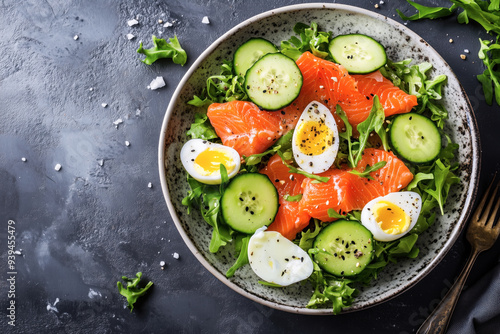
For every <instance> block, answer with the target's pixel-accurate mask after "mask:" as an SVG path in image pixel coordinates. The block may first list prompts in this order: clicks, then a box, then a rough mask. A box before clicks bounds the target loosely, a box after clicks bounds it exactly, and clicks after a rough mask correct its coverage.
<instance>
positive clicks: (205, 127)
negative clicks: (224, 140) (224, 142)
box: [186, 113, 219, 140]
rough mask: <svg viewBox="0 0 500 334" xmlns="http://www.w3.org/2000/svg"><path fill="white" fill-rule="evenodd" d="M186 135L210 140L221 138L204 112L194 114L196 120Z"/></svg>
mask: <svg viewBox="0 0 500 334" xmlns="http://www.w3.org/2000/svg"><path fill="white" fill-rule="evenodd" d="M186 135H187V136H188V137H191V139H195V138H198V139H204V140H209V139H215V138H219V137H218V136H217V133H216V132H215V129H214V128H213V126H212V125H211V124H210V121H209V120H208V117H207V115H206V114H202V113H196V114H194V122H193V123H192V124H191V127H190V128H189V130H188V131H187V132H186Z"/></svg>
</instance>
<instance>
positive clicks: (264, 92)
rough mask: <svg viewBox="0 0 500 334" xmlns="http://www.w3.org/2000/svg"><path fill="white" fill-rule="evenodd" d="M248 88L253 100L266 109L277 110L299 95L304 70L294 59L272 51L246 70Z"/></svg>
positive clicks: (246, 86) (249, 95) (246, 85)
mask: <svg viewBox="0 0 500 334" xmlns="http://www.w3.org/2000/svg"><path fill="white" fill-rule="evenodd" d="M245 88H246V91H247V94H248V97H249V98H250V100H251V101H252V102H253V103H255V104H256V105H258V106H259V107H261V108H262V109H265V110H278V109H281V108H284V107H286V106H287V105H289V104H290V103H292V102H293V100H295V99H296V98H297V96H299V93H300V89H301V88H302V73H301V72H300V69H299V67H298V66H297V64H295V62H294V61H293V60H292V59H291V58H289V57H287V56H285V55H284V54H281V53H269V54H267V55H265V56H263V57H262V58H260V59H259V60H257V61H256V62H255V64H253V66H252V67H250V69H249V70H248V71H247V73H246V75H245Z"/></svg>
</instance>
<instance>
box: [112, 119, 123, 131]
mask: <svg viewBox="0 0 500 334" xmlns="http://www.w3.org/2000/svg"><path fill="white" fill-rule="evenodd" d="M122 123H123V120H122V119H121V118H118V119H117V120H116V121H114V122H113V124H114V125H115V127H116V128H117V129H118V125H120V124H122Z"/></svg>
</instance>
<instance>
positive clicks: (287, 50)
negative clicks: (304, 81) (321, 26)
mask: <svg viewBox="0 0 500 334" xmlns="http://www.w3.org/2000/svg"><path fill="white" fill-rule="evenodd" d="M293 31H294V32H295V33H296V34H298V35H299V36H300V39H299V38H297V37H295V36H292V37H290V39H289V40H287V41H282V42H281V53H283V54H284V55H286V56H288V57H290V58H292V59H293V60H297V59H298V58H299V57H300V56H301V55H302V53H304V52H306V51H311V53H312V54H314V55H315V56H316V57H320V58H327V57H329V53H328V43H329V40H330V37H331V34H332V33H331V32H324V31H318V24H317V23H316V22H312V23H311V25H310V26H308V25H307V24H304V23H301V22H299V23H297V24H295V26H294V27H293Z"/></svg>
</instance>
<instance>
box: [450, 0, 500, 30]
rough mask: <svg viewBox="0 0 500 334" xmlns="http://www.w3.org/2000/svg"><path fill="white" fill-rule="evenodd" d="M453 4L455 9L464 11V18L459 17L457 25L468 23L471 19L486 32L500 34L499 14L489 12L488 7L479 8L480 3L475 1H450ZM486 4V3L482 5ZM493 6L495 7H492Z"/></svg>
mask: <svg viewBox="0 0 500 334" xmlns="http://www.w3.org/2000/svg"><path fill="white" fill-rule="evenodd" d="M450 1H451V2H453V3H454V4H455V6H456V7H460V8H462V9H463V10H464V13H466V14H465V16H462V17H459V21H458V22H459V23H469V19H472V20H474V21H476V22H477V23H479V24H480V25H481V26H483V28H484V29H485V30H486V32H490V31H493V32H495V33H497V34H500V13H497V12H495V11H491V12H489V11H488V10H489V8H488V7H484V8H482V7H481V5H480V4H481V3H484V2H483V1H481V2H476V1H475V0H450ZM484 4H486V3H484ZM493 6H495V5H493Z"/></svg>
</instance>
